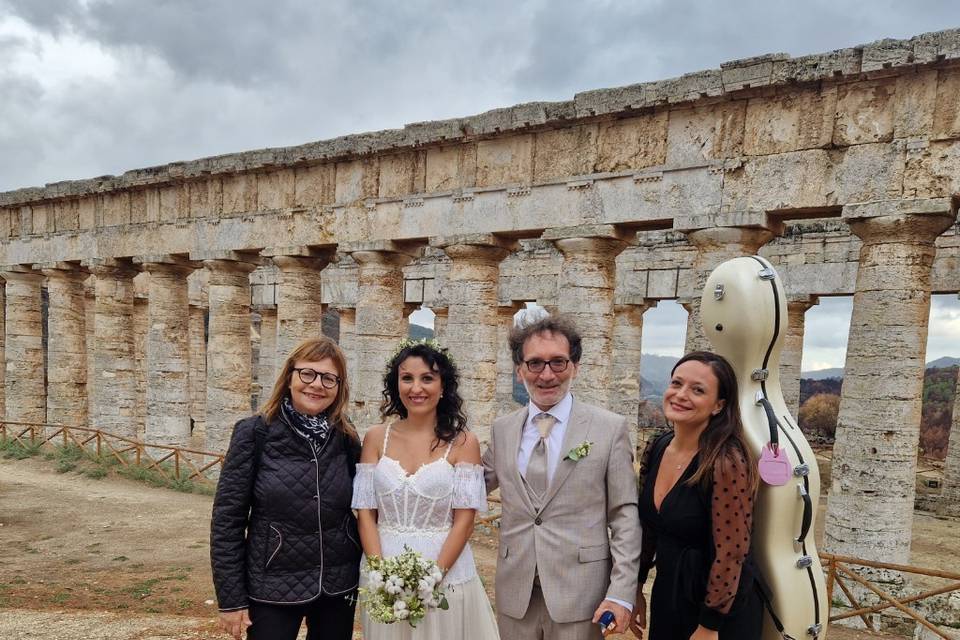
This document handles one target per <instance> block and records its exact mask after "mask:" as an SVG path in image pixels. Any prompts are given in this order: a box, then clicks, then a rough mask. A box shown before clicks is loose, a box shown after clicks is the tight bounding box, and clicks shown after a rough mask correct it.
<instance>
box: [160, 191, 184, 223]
mask: <svg viewBox="0 0 960 640" xmlns="http://www.w3.org/2000/svg"><path fill="white" fill-rule="evenodd" d="M158 192H159V199H160V209H159V211H160V217H159V221H160V222H174V221H175V220H176V219H177V218H178V217H179V214H180V193H181V191H180V187H179V185H173V186H169V187H161V188H160V189H159V190H158Z"/></svg>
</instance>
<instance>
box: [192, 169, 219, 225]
mask: <svg viewBox="0 0 960 640" xmlns="http://www.w3.org/2000/svg"><path fill="white" fill-rule="evenodd" d="M187 187H188V189H189V191H190V214H191V216H192V217H194V218H218V217H220V211H221V208H222V206H223V201H222V197H223V194H222V192H221V189H220V178H211V179H209V180H198V181H194V182H191V183H189V184H188V185H187Z"/></svg>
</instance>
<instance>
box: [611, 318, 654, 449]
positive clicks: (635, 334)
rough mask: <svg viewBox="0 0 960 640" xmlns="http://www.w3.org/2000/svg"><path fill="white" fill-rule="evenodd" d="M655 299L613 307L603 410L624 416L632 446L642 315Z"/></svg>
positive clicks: (636, 418)
mask: <svg viewBox="0 0 960 640" xmlns="http://www.w3.org/2000/svg"><path fill="white" fill-rule="evenodd" d="M656 304H657V302H656V301H655V300H649V301H648V300H643V301H642V302H641V303H640V304H618V305H616V307H614V325H613V353H612V357H613V375H612V379H611V384H610V397H609V400H608V402H607V408H608V409H610V410H611V411H615V412H616V413H619V414H620V415H623V416H626V417H627V421H628V422H629V424H630V437H631V440H632V442H633V444H634V446H636V444H637V442H636V437H637V429H638V425H639V413H640V347H641V341H642V339H643V314H644V313H645V312H646V311H647V309H650V308H651V307H654V306H656Z"/></svg>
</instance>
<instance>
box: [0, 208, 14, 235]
mask: <svg viewBox="0 0 960 640" xmlns="http://www.w3.org/2000/svg"><path fill="white" fill-rule="evenodd" d="M13 215H14V212H13V210H12V209H0V239H3V240H6V239H7V238H9V237H10V221H11V219H12V217H13Z"/></svg>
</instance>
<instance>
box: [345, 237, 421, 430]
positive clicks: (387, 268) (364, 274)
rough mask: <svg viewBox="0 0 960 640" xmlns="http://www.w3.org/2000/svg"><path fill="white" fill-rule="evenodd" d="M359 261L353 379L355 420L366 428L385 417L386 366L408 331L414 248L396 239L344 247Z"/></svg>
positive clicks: (361, 426)
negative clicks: (407, 281) (408, 276)
mask: <svg viewBox="0 0 960 640" xmlns="http://www.w3.org/2000/svg"><path fill="white" fill-rule="evenodd" d="M341 250H342V251H344V252H345V253H349V254H350V255H351V256H352V257H353V259H354V261H356V263H357V267H358V268H357V306H356V316H355V318H356V320H355V325H354V326H355V334H354V335H355V340H356V342H355V344H356V348H355V349H354V350H355V351H356V368H355V372H356V374H355V375H354V376H353V378H352V379H351V380H350V387H351V393H350V395H351V398H352V400H353V402H352V404H353V407H354V409H353V412H352V416H353V419H354V424H355V425H356V427H357V428H358V429H359V430H360V431H361V432H365V431H366V429H367V428H368V427H369V426H370V425H371V424H376V423H377V422H379V421H380V417H379V416H380V401H381V399H382V396H381V391H382V389H383V369H384V366H385V365H386V362H387V360H388V359H389V358H390V356H392V355H393V352H394V350H395V349H396V348H397V344H398V343H399V342H400V340H401V339H403V338H405V337H406V336H407V333H408V326H407V325H408V323H407V317H406V315H405V304H404V288H403V267H404V265H406V264H408V263H409V262H410V261H411V260H412V259H413V253H412V249H408V248H406V247H400V246H398V245H396V244H395V243H392V242H369V243H352V244H348V245H343V247H342V248H341Z"/></svg>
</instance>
